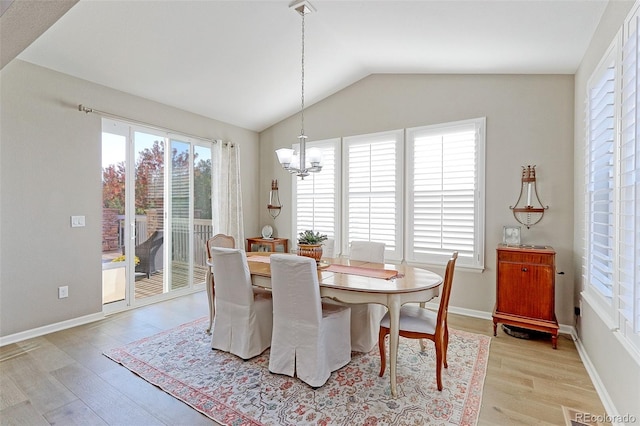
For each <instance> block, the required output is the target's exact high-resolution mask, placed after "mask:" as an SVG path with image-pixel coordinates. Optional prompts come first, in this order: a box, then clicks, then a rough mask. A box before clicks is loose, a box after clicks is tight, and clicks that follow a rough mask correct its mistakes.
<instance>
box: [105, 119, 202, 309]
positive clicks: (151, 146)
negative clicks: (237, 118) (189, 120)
mask: <svg viewBox="0 0 640 426" xmlns="http://www.w3.org/2000/svg"><path fill="white" fill-rule="evenodd" d="M102 163H103V164H102V175H103V253H102V265H103V304H104V307H105V311H115V310H121V309H126V308H127V307H129V306H132V305H135V304H140V303H148V302H152V301H156V300H159V299H163V298H165V297H167V295H168V294H169V293H174V292H189V291H193V290H194V288H195V287H196V286H199V285H203V283H204V273H205V266H206V265H205V263H204V260H205V259H204V257H203V256H202V255H201V253H202V251H203V249H204V241H206V238H208V237H209V236H210V235H211V234H212V222H211V145H210V143H208V142H206V141H198V140H192V139H190V138H186V137H177V136H175V135H174V136H171V135H168V134H166V133H163V132H160V131H157V130H154V129H148V128H142V127H139V126H134V125H130V124H127V123H121V122H116V121H113V120H107V119H105V120H104V121H103V161H102ZM207 193H208V194H207ZM200 247H201V248H200Z"/></svg>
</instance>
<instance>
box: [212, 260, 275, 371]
mask: <svg viewBox="0 0 640 426" xmlns="http://www.w3.org/2000/svg"><path fill="white" fill-rule="evenodd" d="M211 256H212V259H213V274H214V275H215V281H216V297H215V307H216V315H215V317H214V319H213V329H212V330H211V348H212V349H219V350H221V351H225V352H231V353H232V354H234V355H237V356H239V357H240V358H242V359H249V358H252V357H254V356H256V355H260V354H261V353H262V352H264V350H265V349H267V348H268V347H269V346H270V345H271V330H272V325H273V316H272V315H273V303H272V300H271V295H270V294H268V293H254V291H253V286H252V285H251V274H250V272H249V265H248V264H247V255H246V254H245V252H244V251H242V250H239V249H229V248H211Z"/></svg>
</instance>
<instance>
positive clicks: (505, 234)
mask: <svg viewBox="0 0 640 426" xmlns="http://www.w3.org/2000/svg"><path fill="white" fill-rule="evenodd" d="M502 243H503V244H506V245H508V246H519V245H520V227H519V226H505V227H503V230H502Z"/></svg>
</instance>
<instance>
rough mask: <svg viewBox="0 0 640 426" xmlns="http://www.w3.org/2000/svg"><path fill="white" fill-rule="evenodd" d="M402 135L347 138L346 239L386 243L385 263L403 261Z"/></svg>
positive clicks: (396, 133) (344, 243) (389, 133)
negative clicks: (387, 261)
mask: <svg viewBox="0 0 640 426" xmlns="http://www.w3.org/2000/svg"><path fill="white" fill-rule="evenodd" d="M402 143H403V131H402V130H398V131H392V132H384V133H376V134H372V135H363V136H354V137H349V138H344V152H345V153H344V155H343V158H344V162H345V167H344V174H343V176H344V184H345V214H346V219H345V223H344V226H345V232H344V235H345V236H346V238H345V239H343V241H342V249H343V250H342V251H343V253H347V247H348V244H349V242H351V241H354V240H361V241H377V242H381V243H385V245H386V251H385V259H386V260H390V261H400V260H402V229H403V228H402Z"/></svg>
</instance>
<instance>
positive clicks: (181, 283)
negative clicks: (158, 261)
mask: <svg viewBox="0 0 640 426" xmlns="http://www.w3.org/2000/svg"><path fill="white" fill-rule="evenodd" d="M172 269H173V276H172V277H171V279H170V280H169V287H170V289H171V290H178V289H181V288H184V287H187V285H188V278H189V276H188V273H187V272H188V271H187V269H186V267H185V265H184V263H177V262H176V263H174V265H173V268H172ZM206 272H207V269H206V268H205V267H204V266H195V267H194V270H193V282H194V283H195V284H197V283H201V282H204V280H205V277H206ZM163 280H164V270H162V271H158V272H156V273H155V274H151V276H150V277H149V278H147V277H142V278H139V279H137V280H136V284H135V287H136V299H143V298H145V297H150V296H155V295H157V294H162V292H163Z"/></svg>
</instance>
